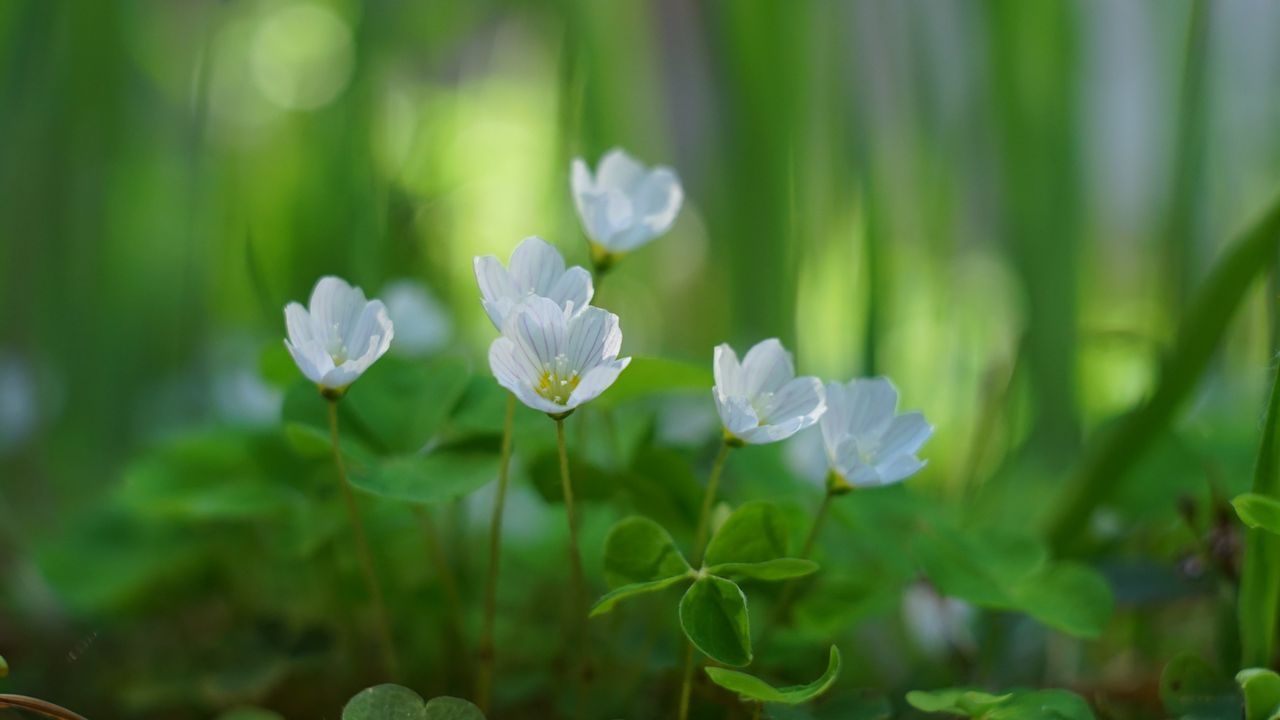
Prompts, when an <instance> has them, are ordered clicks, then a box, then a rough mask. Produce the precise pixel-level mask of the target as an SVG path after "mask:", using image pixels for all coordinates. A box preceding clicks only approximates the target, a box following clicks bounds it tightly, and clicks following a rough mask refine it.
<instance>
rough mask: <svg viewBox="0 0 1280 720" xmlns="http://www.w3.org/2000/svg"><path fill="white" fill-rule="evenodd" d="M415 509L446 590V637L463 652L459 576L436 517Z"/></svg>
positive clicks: (442, 584)
mask: <svg viewBox="0 0 1280 720" xmlns="http://www.w3.org/2000/svg"><path fill="white" fill-rule="evenodd" d="M415 510H417V514H418V517H419V518H420V519H421V520H422V530H423V535H424V537H425V539H426V541H427V555H428V556H429V557H430V558H431V564H432V565H433V566H435V571H436V576H437V577H438V578H439V579H440V585H441V587H442V588H443V590H444V597H445V604H446V608H447V614H446V616H445V621H444V632H445V637H447V638H448V639H449V643H450V644H451V645H452V648H451V651H452V652H457V653H459V654H461V652H462V651H463V648H464V640H463V638H462V628H463V616H462V595H461V593H459V592H458V578H457V576H456V575H454V572H453V568H452V567H451V566H450V565H449V559H448V558H447V557H446V556H445V552H444V546H443V545H442V544H441V543H440V530H439V529H438V528H437V526H436V522H435V518H433V517H432V516H431V512H430V511H428V510H427V509H426V508H424V507H420V506H419V507H416V508H415ZM460 669H461V670H463V671H464V672H465V669H466V666H465V665H464V666H460Z"/></svg>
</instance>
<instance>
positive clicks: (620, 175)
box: [596, 148, 645, 192]
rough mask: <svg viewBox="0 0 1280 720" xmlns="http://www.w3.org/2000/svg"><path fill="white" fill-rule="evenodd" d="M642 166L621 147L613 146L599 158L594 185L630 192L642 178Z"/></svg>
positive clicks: (600, 187) (643, 172)
mask: <svg viewBox="0 0 1280 720" xmlns="http://www.w3.org/2000/svg"><path fill="white" fill-rule="evenodd" d="M644 174H645V170H644V166H643V165H641V164H640V163H639V162H636V160H635V158H633V157H631V156H630V155H628V154H627V153H626V152H625V151H624V150H622V149H621V148H613V149H612V150H610V151H609V152H607V153H605V154H604V157H603V158H601V159H600V165H599V167H598V168H596V187H597V188H599V189H610V190H613V189H616V190H622V191H624V192H630V191H631V189H632V188H633V187H634V186H635V185H636V184H638V183H639V182H640V181H641V180H642V179H644Z"/></svg>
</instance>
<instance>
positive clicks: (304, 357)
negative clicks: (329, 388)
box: [284, 340, 333, 383]
mask: <svg viewBox="0 0 1280 720" xmlns="http://www.w3.org/2000/svg"><path fill="white" fill-rule="evenodd" d="M284 346H285V347H286V348H287V349H288V350H289V354H290V355H292V356H293V362H294V364H295V365H297V366H298V369H299V370H301V371H302V374H303V376H304V377H306V378H307V379H308V380H310V381H311V382H314V383H318V382H320V381H321V380H322V379H324V374H325V372H327V371H328V370H329V369H330V368H332V367H333V360H332V359H330V358H329V354H328V353H326V352H323V351H320V350H319V346H317V345H316V344H315V343H314V342H311V343H304V344H302V345H295V344H293V343H291V342H289V341H288V340H285V341H284ZM321 356H323V358H324V360H328V363H327V364H324V365H323V366H322V364H321V363H322V361H321Z"/></svg>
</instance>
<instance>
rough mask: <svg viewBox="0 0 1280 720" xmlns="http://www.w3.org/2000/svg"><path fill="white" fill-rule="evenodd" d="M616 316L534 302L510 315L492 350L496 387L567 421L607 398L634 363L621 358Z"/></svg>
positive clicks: (530, 300) (536, 299)
mask: <svg viewBox="0 0 1280 720" xmlns="http://www.w3.org/2000/svg"><path fill="white" fill-rule="evenodd" d="M621 347H622V330H621V329H619V327H618V316H617V315H614V314H613V313H611V312H608V311H606V310H601V309H600V308H598V307H587V308H585V309H584V310H582V312H574V310H573V309H572V308H571V309H569V310H568V311H566V310H565V308H564V307H562V306H561V305H560V304H559V303H557V302H555V301H554V300H550V299H548V298H544V297H537V296H534V297H530V298H528V299H526V300H525V301H524V302H522V303H520V304H519V305H517V306H516V307H515V308H513V309H512V311H511V312H509V313H508V314H507V317H506V322H505V323H504V324H503V326H502V335H501V336H500V337H498V338H497V339H496V340H494V341H493V344H492V345H490V346H489V366H490V367H491V368H492V369H493V375H494V377H495V378H497V380H498V384H500V385H502V386H503V387H505V388H506V389H508V390H510V391H511V392H512V393H514V394H515V396H516V397H518V398H520V401H521V402H523V403H524V404H525V405H528V406H529V407H531V408H533V409H534V410H541V411H542V412H545V413H547V414H548V415H550V416H552V417H553V418H563V417H564V416H566V415H568V414H569V413H571V412H573V411H574V409H575V408H577V407H578V406H579V405H582V404H583V403H585V402H588V401H589V400H591V399H593V398H595V397H597V396H599V395H600V393H602V392H604V391H605V390H606V389H608V387H609V386H610V385H612V384H613V381H614V380H617V379H618V373H620V372H622V370H623V368H625V367H626V366H627V364H628V363H630V362H631V358H619V357H618V350H619V349H620V348H621Z"/></svg>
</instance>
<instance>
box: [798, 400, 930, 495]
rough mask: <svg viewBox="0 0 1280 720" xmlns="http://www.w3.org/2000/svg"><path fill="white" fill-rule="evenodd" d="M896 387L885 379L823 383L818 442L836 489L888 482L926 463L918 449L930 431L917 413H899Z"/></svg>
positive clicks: (913, 472)
mask: <svg viewBox="0 0 1280 720" xmlns="http://www.w3.org/2000/svg"><path fill="white" fill-rule="evenodd" d="M897 407H898V391H897V390H896V389H894V387H893V383H891V382H889V380H888V378H882V377H881V378H869V379H862V380H854V381H853V382H850V383H849V384H848V385H842V384H840V383H828V384H827V414H826V415H823V416H822V422H821V424H820V425H821V428H822V440H823V444H824V445H825V446H826V450H827V462H828V463H830V465H831V470H832V472H833V473H834V474H835V478H834V479H835V481H837V484H838V485H839V487H842V488H844V489H848V487H849V486H853V487H866V486H875V485H888V484H890V483H895V482H898V481H900V480H905V479H906V478H908V477H910V476H912V475H914V474H915V473H916V472H917V471H918V470H920V468H922V467H924V465H925V463H924V461H923V460H921V459H919V458H918V457H916V452H917V451H918V450H919V449H920V446H921V445H924V441H925V440H928V439H929V436H930V435H931V434H933V426H932V425H930V424H929V423H927V422H925V419H924V415H921V414H920V413H918V412H910V413H904V414H902V415H898V414H896V413H897Z"/></svg>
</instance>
